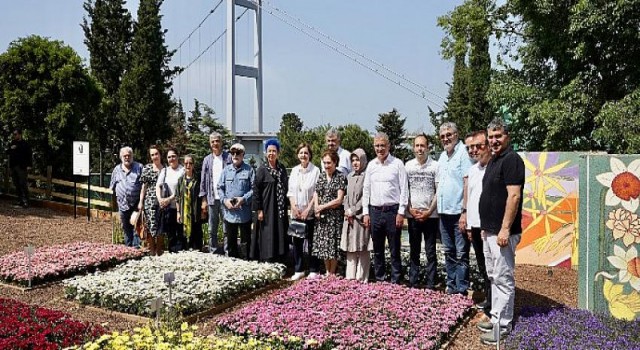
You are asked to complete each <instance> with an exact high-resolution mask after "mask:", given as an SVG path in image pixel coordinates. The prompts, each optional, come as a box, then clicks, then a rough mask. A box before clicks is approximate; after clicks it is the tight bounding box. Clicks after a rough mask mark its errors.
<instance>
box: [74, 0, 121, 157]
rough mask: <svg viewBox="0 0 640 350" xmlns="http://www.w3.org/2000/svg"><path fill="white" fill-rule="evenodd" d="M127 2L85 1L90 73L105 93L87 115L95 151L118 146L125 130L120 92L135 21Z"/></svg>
mask: <svg viewBox="0 0 640 350" xmlns="http://www.w3.org/2000/svg"><path fill="white" fill-rule="evenodd" d="M124 5H125V1H124V0H95V1H94V0H87V1H85V3H84V4H83V8H84V10H85V11H86V12H87V16H86V17H83V18H82V24H81V25H80V26H81V27H82V30H83V31H84V37H85V39H84V43H85V45H87V49H88V51H89V64H90V68H91V74H92V75H93V76H94V77H95V78H96V80H97V81H98V82H99V83H100V86H101V87H102V89H103V94H104V95H103V98H102V101H101V104H100V108H99V109H98V110H96V111H94V112H93V113H92V114H91V115H89V116H88V117H89V120H88V123H89V125H91V127H90V128H89V129H88V132H89V137H90V139H91V141H92V143H94V145H95V146H97V147H92V150H95V151H96V152H102V151H103V150H105V149H107V148H108V147H110V148H115V147H116V145H117V144H119V143H120V142H119V140H120V137H121V135H123V134H124V131H125V130H124V123H122V122H120V121H119V120H118V111H119V109H120V107H119V98H118V91H119V89H120V84H121V81H122V77H123V75H124V72H125V71H126V70H127V68H128V61H129V49H130V47H131V39H132V37H133V20H132V19H131V14H130V13H129V11H128V10H127V9H126V8H125V6H124ZM94 159H98V157H94Z"/></svg>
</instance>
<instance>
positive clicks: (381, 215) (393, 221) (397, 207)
mask: <svg viewBox="0 0 640 350" xmlns="http://www.w3.org/2000/svg"><path fill="white" fill-rule="evenodd" d="M373 147H374V149H375V152H376V158H375V159H373V160H372V161H371V162H370V163H369V165H368V166H367V170H366V172H365V177H364V189H363V191H362V207H363V208H362V213H363V214H364V217H363V223H364V226H365V227H367V228H370V229H371V240H372V241H373V253H374V260H373V267H374V271H375V275H376V280H378V281H384V280H385V278H386V276H385V270H386V267H385V260H384V248H385V238H386V239H387V241H388V242H389V249H390V250H391V283H395V284H399V283H400V281H401V279H402V263H401V261H400V235H401V233H402V225H403V224H404V215H405V212H406V208H407V202H408V199H409V189H408V185H407V172H406V170H405V168H404V164H402V161H401V160H400V159H398V158H396V157H394V156H392V155H390V154H389V150H390V148H391V145H390V143H389V136H387V134H385V133H383V132H380V133H378V134H377V135H376V136H375V137H374V139H373Z"/></svg>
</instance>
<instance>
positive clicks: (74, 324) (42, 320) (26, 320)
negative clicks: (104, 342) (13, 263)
mask: <svg viewBox="0 0 640 350" xmlns="http://www.w3.org/2000/svg"><path fill="white" fill-rule="evenodd" d="M103 333H104V329H102V327H99V326H95V327H94V326H92V325H90V324H86V323H83V322H80V321H75V320H72V319H71V318H70V317H69V316H68V315H66V314H65V313H62V312H60V311H54V310H49V309H44V308H40V307H35V306H29V305H26V304H23V303H21V302H18V301H15V300H11V299H2V298H0V349H59V348H65V347H69V346H72V345H76V344H82V343H84V342H86V341H88V340H90V339H93V338H95V337H97V336H99V335H101V334H103Z"/></svg>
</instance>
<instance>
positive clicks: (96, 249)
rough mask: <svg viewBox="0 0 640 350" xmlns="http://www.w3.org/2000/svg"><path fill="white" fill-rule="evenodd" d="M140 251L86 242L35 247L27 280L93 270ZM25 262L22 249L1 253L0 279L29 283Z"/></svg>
mask: <svg viewBox="0 0 640 350" xmlns="http://www.w3.org/2000/svg"><path fill="white" fill-rule="evenodd" d="M142 255H144V252H143V251H141V250H139V249H134V248H130V247H125V246H123V245H115V244H101V243H89V242H76V243H70V244H65V245H57V246H50V247H42V248H37V249H35V250H34V253H33V255H32V256H31V284H32V285H37V284H41V283H46V282H51V281H57V280H61V279H64V278H67V277H70V276H74V275H77V274H79V273H85V272H93V271H95V270H96V269H101V268H107V267H112V266H115V265H116V264H119V263H121V262H123V261H126V260H129V259H132V258H139V257H141V256H142ZM28 266H29V265H28V260H27V256H26V255H25V253H24V252H15V253H11V254H7V255H5V256H2V257H0V279H1V280H3V281H5V282H9V283H15V284H19V285H22V286H26V285H28V284H29V268H28Z"/></svg>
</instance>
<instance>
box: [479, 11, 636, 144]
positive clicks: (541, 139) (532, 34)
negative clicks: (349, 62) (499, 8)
mask: <svg viewBox="0 0 640 350" xmlns="http://www.w3.org/2000/svg"><path fill="white" fill-rule="evenodd" d="M504 8H505V11H506V12H507V13H508V16H507V18H509V19H510V20H509V21H505V23H506V25H505V28H510V29H511V31H510V33H509V34H508V35H507V37H506V38H507V39H508V43H513V42H514V41H516V40H512V39H509V37H513V36H517V39H518V40H517V42H518V45H517V46H509V45H506V47H507V48H508V49H509V52H510V54H509V58H511V59H512V60H515V62H516V64H514V65H513V66H514V67H512V66H511V65H507V66H506V69H505V70H504V72H503V73H502V74H501V76H500V77H499V79H494V81H493V82H492V84H491V88H490V90H489V91H490V100H491V103H492V105H493V106H494V107H497V104H498V103H499V104H502V105H504V106H506V107H508V108H509V110H510V111H515V112H514V113H513V115H514V124H515V125H516V126H517V127H518V128H521V130H519V134H520V135H521V136H522V135H524V134H526V133H529V134H530V136H528V137H527V138H528V141H530V143H529V147H527V148H528V149H529V150H543V149H544V150H558V151H570V150H597V149H601V150H608V151H611V152H639V151H640V149H639V148H636V147H637V146H634V145H637V143H636V142H635V141H634V140H635V139H636V135H637V129H634V128H633V127H629V126H630V125H636V124H638V117H637V114H636V115H633V114H632V111H633V108H634V107H633V106H634V100H636V99H637V96H638V95H637V93H635V91H636V90H637V89H638V88H639V87H640V61H639V60H638V59H637V57H639V55H640V42H639V41H638V40H637V33H638V27H639V26H640V16H638V14H639V13H640V0H625V1H617V2H605V1H580V2H575V1H569V2H567V1H560V0H548V1H542V2H532V1H524V0H510V1H508V2H507V4H506V5H505V6H504ZM511 52H515V54H512V53H511ZM509 96H517V97H518V98H517V99H515V100H509V98H508V97H509ZM618 113H619V115H618ZM625 116H626V117H628V118H629V119H628V121H627V124H628V125H625V126H626V127H621V126H622V125H621V124H620V123H619V121H618V120H615V118H623V117H625ZM568 135H569V137H568Z"/></svg>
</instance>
